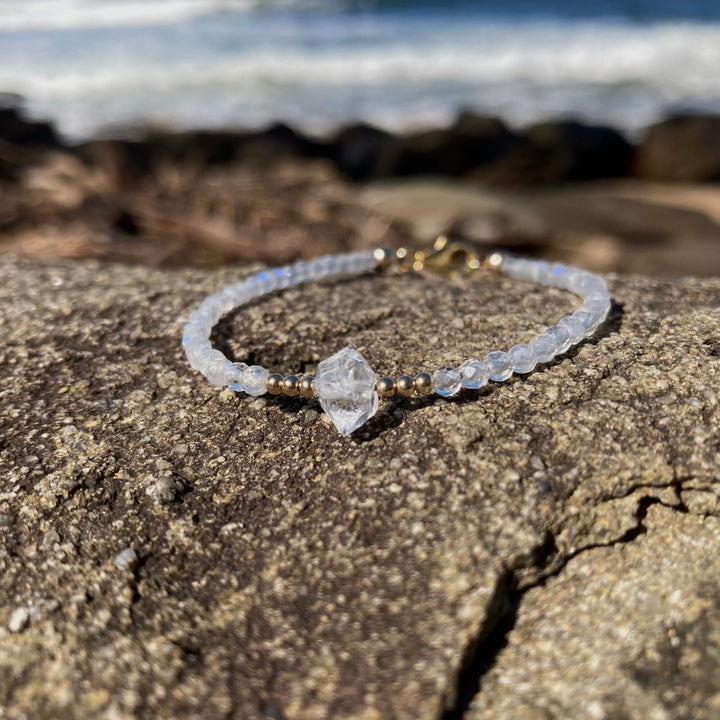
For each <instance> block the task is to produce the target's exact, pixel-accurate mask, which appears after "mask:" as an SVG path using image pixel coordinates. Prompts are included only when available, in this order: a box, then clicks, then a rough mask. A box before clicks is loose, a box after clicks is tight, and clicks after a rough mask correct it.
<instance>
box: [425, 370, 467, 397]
mask: <svg viewBox="0 0 720 720" xmlns="http://www.w3.org/2000/svg"><path fill="white" fill-rule="evenodd" d="M462 380H463V378H462V375H461V374H460V371H459V370H458V369H457V368H453V367H441V368H438V369H437V370H436V371H435V372H434V373H433V376H432V382H433V390H434V391H435V392H436V393H437V394H438V395H442V396H443V397H450V396H451V395H456V394H457V393H458V392H460V388H461V387H462V385H463V383H462Z"/></svg>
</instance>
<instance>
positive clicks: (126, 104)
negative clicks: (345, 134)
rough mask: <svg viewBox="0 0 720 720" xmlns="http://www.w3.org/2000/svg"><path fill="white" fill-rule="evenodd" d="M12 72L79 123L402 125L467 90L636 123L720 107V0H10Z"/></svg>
mask: <svg viewBox="0 0 720 720" xmlns="http://www.w3.org/2000/svg"><path fill="white" fill-rule="evenodd" d="M0 90H4V91H14V92H17V93H20V94H21V95H23V96H25V97H26V99H27V107H28V110H29V111H30V113H31V114H32V115H35V116H42V117H49V118H51V119H54V120H55V121H56V122H57V123H58V125H59V128H60V130H61V131H62V132H63V133H64V134H65V135H66V136H67V137H68V138H71V139H79V138H84V137H88V136H91V135H97V134H109V133H116V132H118V131H119V130H121V129H122V127H123V126H124V127H132V126H135V125H137V124H153V125H160V126H163V127H172V128H191V127H256V126H259V125H263V124H265V123H268V122H271V121H273V120H283V121H286V122H289V123H291V124H295V125H298V126H300V127H303V128H305V129H306V130H309V131H325V130H327V129H329V128H332V127H335V126H337V125H339V124H341V123H342V122H346V121H349V120H358V119H362V120H366V121H370V122H375V123H378V124H381V125H383V126H385V127H389V128H394V129H400V128H408V127H417V126H422V125H428V124H435V123H445V122H447V121H449V120H450V119H451V118H452V116H453V115H454V114H455V113H456V112H457V110H458V109H460V108H473V109H476V110H478V111H481V112H488V113H493V114H499V115H501V116H503V117H504V118H506V119H508V120H509V121H510V122H512V123H516V124H524V123H528V122H532V121H535V120H538V119H543V118H547V117H558V116H565V115H572V116H574V117H578V118H584V119H587V120H591V121H593V122H608V123H611V124H614V125H617V126H619V127H621V128H624V129H626V130H627V131H629V132H631V133H632V132H633V131H635V130H637V129H639V128H641V127H643V126H645V125H646V124H647V123H649V122H652V121H653V120H655V119H657V118H659V117H661V116H662V115H663V114H665V113H667V112H669V111H678V110H694V111H705V110H708V111H720V2H717V1H716V0H683V1H682V2H680V1H679V0H655V1H653V0H586V1H585V2H582V1H581V0H564V1H558V2H551V1H550V0H504V1H503V2H501V3H499V2H490V1H489V0H483V1H480V2H470V1H469V0H457V1H454V2H453V1H452V0H448V1H446V2H441V1H440V0H415V1H414V2H411V1H410V0H405V1H401V0H396V1H391V0H388V1H385V2H382V1H379V0H378V1H376V2H371V1H369V0H367V1H362V0H23V2H14V1H13V0H0Z"/></svg>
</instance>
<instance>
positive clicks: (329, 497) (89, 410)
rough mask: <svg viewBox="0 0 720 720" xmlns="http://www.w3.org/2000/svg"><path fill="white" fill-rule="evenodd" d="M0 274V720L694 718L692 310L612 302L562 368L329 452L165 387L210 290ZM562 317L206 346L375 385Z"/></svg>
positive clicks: (702, 391)
mask: <svg viewBox="0 0 720 720" xmlns="http://www.w3.org/2000/svg"><path fill="white" fill-rule="evenodd" d="M0 263H1V265H0V273H1V275H2V278H3V283H2V286H1V287H0V333H1V336H2V343H0V399H1V401H2V414H0V708H2V713H3V716H4V717H8V718H28V717H32V718H40V719H42V718H57V717H63V718H87V717H94V718H108V719H109V718H113V719H117V718H142V717H158V718H213V719H215V718H243V719H247V720H260V719H262V720H271V719H272V720H278V719H280V718H286V719H287V720H296V719H297V720H300V719H302V720H305V719H306V718H310V719H314V718H318V719H319V718H363V719H369V718H378V719H379V718H408V719H410V718H412V719H413V720H416V719H418V718H421V719H424V718H443V717H445V718H446V720H452V719H453V718H460V717H467V718H472V719H473V720H475V719H477V718H518V717H527V718H555V717H558V718H560V717H568V716H572V717H576V718H585V717H587V718H618V717H623V718H633V719H634V718H636V717H638V718H639V717H643V715H642V711H643V710H644V708H645V707H652V708H653V709H654V711H655V715H653V717H658V718H662V719H663V720H666V719H667V720H680V718H688V717H691V716H692V717H711V716H712V709H713V708H717V703H718V686H717V677H718V673H720V664H719V661H718V637H717V626H718V605H719V604H720V589H719V588H718V586H717V582H716V581H715V580H714V578H717V577H718V576H720V560H718V558H719V557H720V553H719V552H718V551H719V550H720V535H719V534H718V514H719V513H720V508H719V504H718V489H719V488H720V483H719V482H718V464H719V462H720V453H719V447H720V446H719V441H718V424H719V422H718V421H719V420H720V409H718V388H719V387H720V344H719V343H718V337H720V310H719V309H718V308H719V307H720V281H718V280H702V281H700V280H694V279H686V280H682V281H660V280H650V279H645V278H642V277H611V278H610V287H611V290H612V294H613V297H614V300H615V302H616V305H615V307H614V309H613V311H612V314H611V317H610V319H609V321H608V323H607V324H606V325H605V326H604V328H603V329H602V331H601V332H600V333H599V335H598V337H597V338H595V339H593V340H590V341H588V342H586V343H584V344H583V345H581V346H580V347H579V348H577V349H576V350H575V351H573V352H572V353H571V354H570V355H569V356H568V357H565V358H563V359H559V360H557V361H556V362H554V363H552V364H551V365H550V366H547V367H545V368H543V369H541V370H540V371H538V372H535V373H533V374H531V375H529V376H527V377H525V378H516V379H514V380H512V381H510V382H508V383H505V384H503V385H499V386H496V387H493V388H491V389H489V390H484V391H480V392H479V393H476V394H468V395H467V396H463V397H460V398H458V399H455V400H450V401H445V400H441V399H438V398H436V399H433V398H427V399H423V400H421V401H405V402H400V403H397V404H384V405H382V406H381V408H380V410H379V411H378V414H377V415H376V417H375V418H373V419H372V420H371V421H370V422H369V423H368V424H367V425H365V426H364V427H363V428H362V429H361V430H360V431H358V432H357V433H356V434H355V435H353V436H352V437H351V438H341V437H340V436H339V435H338V433H337V431H336V430H335V428H333V427H332V426H331V425H330V424H329V422H328V421H327V418H326V417H325V416H324V415H323V414H322V413H320V412H319V411H318V406H317V404H315V403H314V402H307V401H303V400H300V399H286V400H285V401H283V399H277V398H270V397H265V398H261V399H252V398H244V397H238V396H235V395H234V394H233V393H231V392H230V391H229V390H218V389H215V388H213V387H211V386H210V385H209V383H207V382H206V381H205V380H203V379H202V378H201V377H199V376H197V375H195V374H193V373H192V372H191V371H190V370H189V368H188V366H187V364H186V363H185V361H184V359H183V357H182V354H181V350H180V342H179V340H180V331H181V325H182V320H183V318H184V316H186V314H187V313H188V311H189V310H190V309H191V308H192V307H193V306H194V305H195V304H196V303H197V302H199V301H200V299H201V298H202V297H203V296H205V295H206V294H208V293H210V292H211V291H214V290H216V289H217V288H218V287H219V286H221V285H222V284H224V283H225V282H229V281H231V280H234V279H236V278H237V277H238V275H239V274H240V271H238V270H231V269H226V270H222V271H201V270H185V271H174V272H172V271H153V270H149V269H141V268H127V267H122V266H103V265H97V264H93V263H78V264H72V263H69V262H66V263H55V264H39V263H30V262H19V261H13V260H9V259H7V258H6V259H3V260H1V261H0ZM572 305H573V299H572V298H571V297H570V296H568V295H567V294H564V293H562V292H560V291H556V290H552V289H545V288H539V287H532V286H527V285H524V284H521V283H517V282H513V281H511V280H508V279H502V278H495V277H488V278H486V277H483V278H481V279H479V280H478V281H477V282H472V283H469V284H467V285H464V286H461V285H459V284H455V283H451V282H446V281H445V280H441V279H434V278H431V277H428V278H424V279H422V278H418V277H413V276H409V275H403V276H398V277H380V276H376V277H364V278H359V279H355V280H352V281H348V282H341V283H324V284H318V285H312V286H306V287H299V288H296V289H293V290H289V291H286V292H285V293H284V294H279V295H277V296H272V297H269V298H267V299H265V300H264V301H262V302H258V303H256V304H254V305H252V306H251V307H248V308H247V309H245V310H244V311H241V312H236V313H232V314H231V315H230V316H228V317H227V318H226V319H225V320H223V321H222V322H221V323H220V326H219V327H218V328H217V329H216V333H215V336H214V339H215V342H216V343H217V344H218V345H219V346H220V347H222V348H223V349H224V350H225V351H226V352H227V353H229V354H232V355H234V356H235V357H236V358H237V359H239V360H245V361H252V362H259V363H262V364H264V365H266V366H267V367H269V368H271V369H283V370H285V371H286V372H290V371H296V372H301V371H305V370H310V369H312V368H313V367H314V366H315V365H316V364H317V362H318V361H319V360H321V359H323V358H325V357H328V356H329V355H331V354H332V353H333V352H335V351H336V350H338V349H339V348H341V347H343V346H345V345H347V344H348V343H349V342H353V344H354V345H355V346H356V347H357V348H358V349H359V350H360V351H361V352H362V353H363V355H364V356H365V357H366V358H367V359H368V361H369V362H370V364H371V365H372V367H373V368H374V369H375V370H377V371H382V372H387V373H389V374H398V373H399V372H401V371H409V372H413V371H417V370H419V369H425V368H429V369H433V368H434V367H437V366H439V365H443V364H446V363H457V362H459V361H460V360H461V359H463V358H464V357H467V356H470V355H475V354H480V353H483V352H485V351H487V350H491V349H500V348H503V347H507V346H509V345H511V344H513V343H514V342H517V341H521V340H525V339H527V338H528V337H529V336H530V335H531V334H532V333H533V332H536V331H538V330H541V329H543V326H545V325H546V324H548V323H550V322H553V321H555V320H557V318H558V317H560V316H561V315H562V314H564V313H565V312H566V311H567V310H568V309H569V308H570V307H572ZM583 696H584V697H586V698H587V702H586V703H584V702H583ZM647 703H650V705H647ZM521 706H524V708H525V711H523V712H525V714H523V712H520V710H519V708H521ZM708 708H709V709H708ZM702 713H706V714H705V715H703V714H702ZM707 713H710V714H707ZM715 714H717V713H715ZM645 717H647V715H645Z"/></svg>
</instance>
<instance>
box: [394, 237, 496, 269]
mask: <svg viewBox="0 0 720 720" xmlns="http://www.w3.org/2000/svg"><path fill="white" fill-rule="evenodd" d="M398 259H399V260H400V266H401V267H402V269H403V270H414V271H415V272H421V271H422V270H430V271H431V272H435V273H438V274H439V275H448V276H450V277H464V276H465V275H467V274H469V273H471V272H473V271H475V270H478V269H479V268H481V267H482V266H483V259H482V257H481V256H480V254H479V253H478V251H477V250H476V249H475V248H474V247H473V246H472V245H470V244H469V243H466V242H461V241H457V240H449V239H448V237H447V236H446V235H440V237H438V239H437V240H436V241H435V242H434V243H433V244H432V246H431V247H430V248H428V249H426V250H415V251H414V252H413V251H410V250H405V249H404V248H401V249H400V250H398Z"/></svg>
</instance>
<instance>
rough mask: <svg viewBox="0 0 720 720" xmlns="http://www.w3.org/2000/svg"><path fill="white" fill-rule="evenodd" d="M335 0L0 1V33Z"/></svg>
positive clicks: (328, 5) (333, 3)
mask: <svg viewBox="0 0 720 720" xmlns="http://www.w3.org/2000/svg"><path fill="white" fill-rule="evenodd" d="M339 6H340V3H339V0H152V2H148V1H147V0H106V1H104V2H97V0H23V1H22V2H11V3H1V4H0V33H2V32H18V31H30V30H41V31H44V30H90V29H99V28H118V27H133V26H143V27H145V26H150V25H162V24H166V23H176V22H182V21H185V20H191V19H193V18H200V17H205V16H209V15H215V14H217V13H235V14H242V13H251V12H258V11H262V12H270V11H277V10H312V9H333V8H336V7H339Z"/></svg>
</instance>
